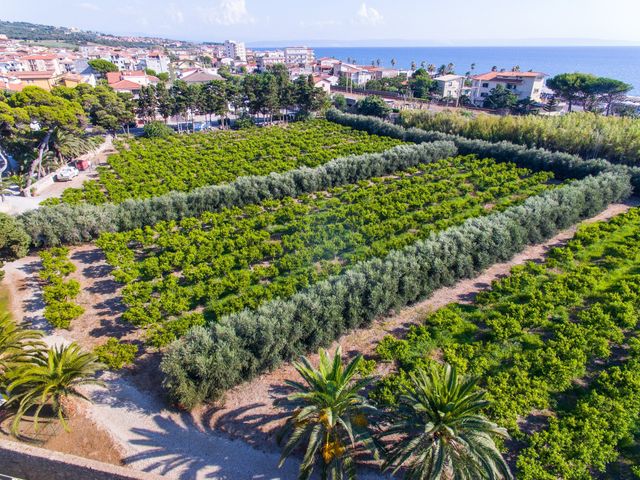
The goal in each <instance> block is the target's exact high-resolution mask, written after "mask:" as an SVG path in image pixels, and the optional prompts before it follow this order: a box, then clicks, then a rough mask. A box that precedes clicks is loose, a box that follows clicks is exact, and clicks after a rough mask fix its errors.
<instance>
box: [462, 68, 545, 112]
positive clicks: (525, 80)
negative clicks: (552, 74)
mask: <svg viewBox="0 0 640 480" xmlns="http://www.w3.org/2000/svg"><path fill="white" fill-rule="evenodd" d="M545 77H546V74H544V73H540V72H489V73H483V74H482V75H475V76H473V77H471V80H472V86H471V101H472V102H473V103H474V104H476V105H478V106H482V104H483V103H484V101H485V99H486V98H487V97H488V96H489V94H490V93H491V90H493V89H494V88H496V87H498V85H501V86H502V87H504V88H505V89H506V90H509V91H510V92H512V93H514V94H515V95H516V96H517V97H518V100H526V99H531V100H532V101H534V102H540V101H542V89H543V88H544V78H545Z"/></svg>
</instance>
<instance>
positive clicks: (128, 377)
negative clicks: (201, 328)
mask: <svg viewBox="0 0 640 480" xmlns="http://www.w3.org/2000/svg"><path fill="white" fill-rule="evenodd" d="M70 258H71V259H72V260H73V261H74V263H75V264H76V265H77V266H78V269H77V271H76V272H74V273H73V274H72V275H71V277H72V278H75V279H77V280H79V281H81V282H82V286H83V293H81V295H79V296H78V298H77V299H76V301H77V302H78V303H80V304H82V305H83V306H84V307H85V308H86V312H85V313H84V314H83V315H82V316H81V317H80V318H78V319H77V320H75V321H74V322H73V323H72V328H71V330H69V331H65V330H53V329H51V328H50V327H49V326H48V324H47V323H46V321H45V320H44V318H43V316H42V313H43V308H44V304H43V301H42V292H41V287H42V285H41V283H40V281H39V280H38V277H37V271H38V270H39V269H40V261H39V259H38V257H34V256H31V257H25V258H22V259H20V260H18V261H16V262H12V263H9V264H7V265H6V267H5V271H6V275H5V279H4V280H3V286H6V288H7V289H8V291H9V294H10V302H9V308H10V311H11V313H12V315H13V316H14V318H16V319H18V320H19V321H22V322H23V323H25V324H27V325H30V326H31V327H32V328H38V329H41V330H43V331H45V333H46V337H45V341H46V342H47V343H48V344H49V345H55V344H64V343H69V342H70V341H77V342H79V343H80V344H81V345H83V346H85V347H87V348H91V347H93V346H94V345H95V344H98V343H102V342H103V341H104V340H105V339H106V338H108V337H109V336H116V337H123V338H126V339H128V340H131V339H135V335H136V332H135V331H133V330H132V329H131V328H130V327H128V326H126V325H123V324H122V323H120V322H119V321H118V318H119V315H120V313H121V308H120V305H119V299H118V290H119V288H118V286H117V285H115V284H114V282H113V281H112V280H110V279H109V276H108V273H109V267H108V266H107V265H106V264H105V263H104V258H103V256H102V254H101V253H100V252H99V251H98V250H96V248H95V247H93V246H90V245H86V246H81V247H78V248H74V249H72V251H71V254H70ZM157 357H158V356H157V355H155V356H154V355H145V357H144V358H143V359H141V360H142V364H141V365H139V367H138V368H136V369H134V370H133V371H124V372H122V373H119V374H113V373H105V374H103V376H102V380H104V382H105V384H106V388H101V387H91V388H87V389H86V393H87V394H88V395H89V397H90V398H91V399H92V400H93V403H91V404H88V403H85V404H83V405H82V406H81V407H80V410H81V412H80V413H81V414H82V415H83V419H82V421H80V420H78V421H77V422H76V425H78V431H77V432H76V433H79V434H80V435H78V434H76V435H73V434H72V435H65V434H64V433H62V435H60V436H56V437H52V438H51V439H49V440H47V442H46V443H45V445H44V446H45V447H47V448H51V449H53V450H59V451H63V452H66V453H73V454H75V455H80V456H85V457H88V458H95V459H100V460H103V461H109V462H111V463H118V462H120V461H121V462H122V463H124V464H126V465H128V466H130V467H131V468H134V469H137V470H143V471H146V472H153V473H157V474H160V475H163V476H166V477H167V478H175V479H205V478H206V479H238V480H243V479H247V480H248V479H254V478H259V479H264V480H267V479H279V478H282V479H289V478H295V477H296V473H297V468H298V467H297V462H296V461H295V460H290V461H288V462H287V463H286V464H285V465H284V467H283V468H282V469H279V468H278V467H277V465H278V461H279V454H278V453H277V452H274V451H271V450H268V451H261V450H259V449H257V448H253V447H252V446H250V445H248V444H247V443H245V442H242V441H239V440H237V441H234V440H233V439H230V438H229V437H228V436H227V435H225V434H223V433H221V432H216V431H214V430H212V429H211V428H209V427H208V426H206V425H203V424H202V423H200V422H199V421H198V420H197V418H196V417H194V416H192V415H190V414H188V413H184V412H176V411H174V410H170V409H168V408H167V402H166V401H165V400H164V398H162V396H161V395H159V393H158V391H159V383H158V374H157V371H158V370H157ZM0 435H1V432H0ZM87 436H90V437H92V438H93V439H94V440H92V441H88V440H87V438H86V437H87ZM99 442H103V444H102V446H101V449H100V451H97V446H96V444H97V443H99ZM360 478H365V479H367V478H369V479H371V480H373V479H376V478H380V477H379V476H377V475H371V476H368V477H367V476H366V475H365V476H362V475H361V476H360Z"/></svg>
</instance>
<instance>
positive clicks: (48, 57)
mask: <svg viewBox="0 0 640 480" xmlns="http://www.w3.org/2000/svg"><path fill="white" fill-rule="evenodd" d="M22 58H23V60H55V59H56V58H58V57H57V56H55V55H27V56H25V57H22Z"/></svg>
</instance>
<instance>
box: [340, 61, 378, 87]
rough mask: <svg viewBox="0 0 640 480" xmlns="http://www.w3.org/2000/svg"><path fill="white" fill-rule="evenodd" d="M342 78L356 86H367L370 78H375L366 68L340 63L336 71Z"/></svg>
mask: <svg viewBox="0 0 640 480" xmlns="http://www.w3.org/2000/svg"><path fill="white" fill-rule="evenodd" d="M335 70H337V71H336V73H337V76H338V77H340V78H345V79H346V80H347V82H348V83H350V84H352V85H354V86H356V85H357V86H365V85H366V84H367V82H368V81H369V80H371V79H372V78H373V76H372V75H371V73H370V72H369V71H367V70H366V69H364V68H361V67H359V66H357V65H351V64H349V63H342V62H341V63H339V64H338V65H336V66H335V68H334V71H335Z"/></svg>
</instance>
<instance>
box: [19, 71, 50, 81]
mask: <svg viewBox="0 0 640 480" xmlns="http://www.w3.org/2000/svg"><path fill="white" fill-rule="evenodd" d="M55 74H56V72H54V71H53V70H45V71H42V72H12V73H11V76H12V77H15V78H30V79H33V78H46V79H50V78H53V77H55Z"/></svg>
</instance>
